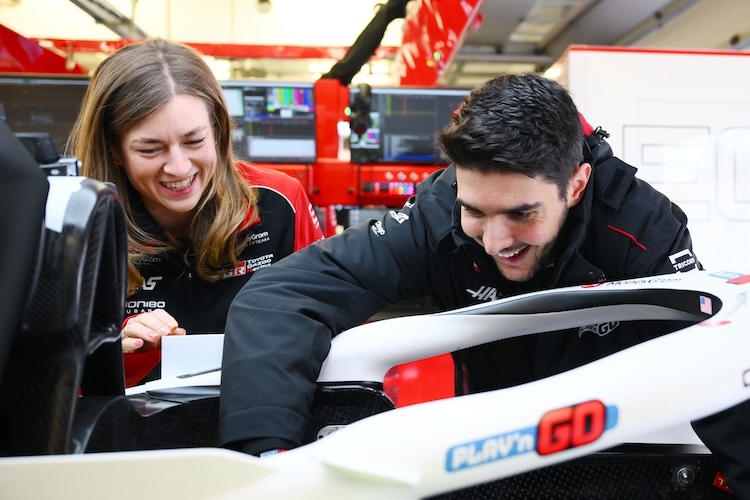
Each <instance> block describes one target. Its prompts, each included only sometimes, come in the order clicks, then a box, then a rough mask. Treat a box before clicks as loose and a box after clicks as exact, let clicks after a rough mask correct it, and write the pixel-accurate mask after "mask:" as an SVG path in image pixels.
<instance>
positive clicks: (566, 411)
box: [445, 400, 618, 472]
mask: <svg viewBox="0 0 750 500" xmlns="http://www.w3.org/2000/svg"><path fill="white" fill-rule="evenodd" d="M617 420H618V410H617V407H616V406H614V405H611V406H605V405H604V403H602V402H601V401H596V400H592V401H586V402H584V403H580V404H576V405H571V406H566V407H564V408H559V409H557V410H552V411H549V412H547V413H545V414H544V415H543V416H542V418H541V419H540V420H539V424H538V425H536V426H531V427H527V428H525V429H517V430H514V431H511V432H506V433H503V434H499V435H496V436H491V437H487V438H484V439H479V440H477V441H471V442H468V443H462V444H459V445H456V446H452V447H451V448H449V449H448V452H447V454H446V457H445V470H446V471H447V472H454V471H458V470H462V469H466V468H469V467H476V466H478V465H483V464H486V463H490V462H495V461H498V460H503V459H507V458H511V457H514V456H517V455H521V454H524V453H530V452H536V453H537V454H539V455H551V454H553V453H559V452H561V451H565V450H568V449H570V448H576V447H578V446H583V445H586V444H589V443H593V442H594V441H596V440H597V439H599V438H600V437H601V436H602V435H603V434H604V432H605V431H606V430H609V429H612V428H614V427H615V426H616V425H617Z"/></svg>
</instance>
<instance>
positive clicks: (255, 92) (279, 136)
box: [221, 81, 316, 163]
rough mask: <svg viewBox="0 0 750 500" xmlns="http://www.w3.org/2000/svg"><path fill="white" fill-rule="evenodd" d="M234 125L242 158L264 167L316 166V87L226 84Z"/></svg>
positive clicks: (233, 140) (233, 141) (287, 84)
mask: <svg viewBox="0 0 750 500" xmlns="http://www.w3.org/2000/svg"><path fill="white" fill-rule="evenodd" d="M221 85H222V88H223V89H224V96H225V98H226V101H227V106H228V107H229V114H230V115H231V116H232V119H233V121H234V128H233V130H232V143H233V145H234V150H235V153H236V154H237V156H238V157H239V158H242V159H245V160H250V161H253V162H260V163H312V162H314V161H315V159H316V149H315V102H314V96H313V84H312V83H279V82H243V81H225V82H222V84H221Z"/></svg>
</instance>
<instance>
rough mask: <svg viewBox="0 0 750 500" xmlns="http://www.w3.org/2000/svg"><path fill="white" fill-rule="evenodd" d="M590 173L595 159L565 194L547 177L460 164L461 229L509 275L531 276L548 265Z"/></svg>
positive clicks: (513, 278) (521, 278) (583, 167)
mask: <svg viewBox="0 0 750 500" xmlns="http://www.w3.org/2000/svg"><path fill="white" fill-rule="evenodd" d="M590 173H591V167H590V165H589V164H587V163H584V164H583V165H581V166H580V167H578V170H576V173H575V174H574V175H573V178H572V179H571V181H570V183H569V185H568V189H567V193H566V196H565V198H560V195H559V191H558V188H557V186H556V185H554V184H551V183H549V182H547V181H544V180H542V179H536V178H534V179H532V178H531V177H527V176H525V175H523V174H517V173H508V174H501V173H491V174H485V173H478V172H473V171H469V170H466V169H463V168H460V167H459V168H456V178H457V185H458V193H457V198H458V203H459V205H460V206H461V229H463V231H464V233H466V234H467V235H468V236H469V237H471V238H473V239H474V240H476V241H477V242H478V243H479V244H480V245H482V247H484V250H485V251H486V252H487V253H488V254H489V255H491V256H492V258H493V260H494V261H495V264H496V265H497V268H498V269H499V270H500V273H501V274H502V275H503V276H504V277H505V278H506V279H508V280H511V281H527V280H529V279H530V278H532V277H533V276H534V275H535V274H536V273H537V272H539V270H541V269H542V268H543V267H544V266H545V265H546V264H547V262H548V260H549V257H550V253H551V252H552V250H553V248H554V246H555V242H556V241H557V238H558V236H559V234H560V230H561V229H562V227H563V224H564V222H565V218H566V216H567V213H568V209H569V208H570V207H572V206H574V205H575V204H577V203H578V202H579V201H580V199H581V197H582V196H583V190H584V188H585V187H586V183H587V182H588V178H589V175H590Z"/></svg>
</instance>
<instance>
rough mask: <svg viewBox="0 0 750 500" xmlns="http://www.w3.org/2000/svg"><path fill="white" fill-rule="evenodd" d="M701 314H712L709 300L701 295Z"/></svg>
mask: <svg viewBox="0 0 750 500" xmlns="http://www.w3.org/2000/svg"><path fill="white" fill-rule="evenodd" d="M701 312H702V313H706V314H713V308H712V307H711V299H710V298H708V297H704V296H703V295H701Z"/></svg>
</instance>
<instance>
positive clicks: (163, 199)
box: [116, 95, 217, 237]
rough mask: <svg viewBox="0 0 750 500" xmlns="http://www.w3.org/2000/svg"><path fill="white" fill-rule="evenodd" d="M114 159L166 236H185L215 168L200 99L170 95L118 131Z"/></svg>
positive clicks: (207, 121) (210, 134) (213, 146)
mask: <svg viewBox="0 0 750 500" xmlns="http://www.w3.org/2000/svg"><path fill="white" fill-rule="evenodd" d="M116 156H117V155H116ZM116 161H117V163H118V164H121V165H122V167H123V168H124V169H125V173H126V174H127V176H128V179H129V180H130V183H131V184H132V185H133V187H134V188H135V189H136V190H137V191H138V192H139V193H140V195H141V198H142V199H143V202H144V204H145V206H146V208H147V210H148V211H149V213H150V214H151V216H152V217H153V218H154V220H155V221H156V222H157V223H158V224H159V225H160V226H161V227H162V228H164V229H165V230H166V231H167V232H169V233H170V234H172V236H175V237H184V236H187V233H188V229H189V227H190V223H191V222H192V220H193V217H194V216H195V212H196V206H197V205H198V201H199V200H200V198H201V195H202V194H203V192H204V191H205V190H206V187H207V186H208V184H209V181H210V180H211V178H212V177H213V176H214V173H215V172H216V164H217V156H216V143H215V139H214V132H213V128H212V127H211V119H210V116H209V113H208V107H207V106H206V104H205V102H204V101H203V100H201V99H199V98H198V97H194V96H191V95H177V96H175V97H174V98H173V99H172V100H171V101H169V102H168V103H167V104H165V105H164V106H162V107H161V108H160V109H159V110H158V111H156V112H155V113H153V114H152V115H150V116H148V117H146V118H144V119H143V120H141V121H140V122H138V124H137V125H135V126H134V127H133V128H131V129H130V130H129V131H128V132H126V133H125V134H124V135H123V137H122V140H121V142H120V155H119V157H118V158H116Z"/></svg>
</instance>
